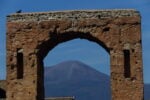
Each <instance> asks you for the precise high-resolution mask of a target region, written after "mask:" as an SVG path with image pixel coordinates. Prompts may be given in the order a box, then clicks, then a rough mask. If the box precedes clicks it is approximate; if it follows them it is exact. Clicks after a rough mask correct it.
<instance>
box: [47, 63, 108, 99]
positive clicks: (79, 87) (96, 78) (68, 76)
mask: <svg viewBox="0 0 150 100" xmlns="http://www.w3.org/2000/svg"><path fill="white" fill-rule="evenodd" d="M62 96H74V97H75V99H76V100H100V99H101V100H110V97H111V93H110V79H109V76H108V75H106V74H103V73H100V72H98V71H97V70H95V69H93V68H91V67H90V66H88V65H86V64H84V63H82V62H79V61H66V62H62V63H59V64H57V65H54V66H51V67H45V97H62Z"/></svg>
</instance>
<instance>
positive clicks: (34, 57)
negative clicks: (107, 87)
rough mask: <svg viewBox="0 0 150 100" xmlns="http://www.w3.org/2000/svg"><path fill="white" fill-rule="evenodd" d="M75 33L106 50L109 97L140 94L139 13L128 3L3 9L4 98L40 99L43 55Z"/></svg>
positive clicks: (130, 99) (138, 98)
mask: <svg viewBox="0 0 150 100" xmlns="http://www.w3.org/2000/svg"><path fill="white" fill-rule="evenodd" d="M75 38H81V39H87V40H89V41H92V42H96V43H98V44H99V45H100V46H102V47H103V48H104V49H105V50H106V51H107V52H108V53H109V54H110V69H111V90H112V100H143V65H142V46H141V45H142V44H141V17H140V13H139V12H138V11H136V10H133V9H127V10H125V9H121V10H117V9H115V10H91V11H61V12H41V13H15V14H11V15H8V16H7V100H42V99H43V98H44V85H43V79H44V77H43V59H44V57H45V56H46V55H47V54H48V52H49V51H50V50H52V49H53V48H54V47H55V46H56V45H58V44H59V43H62V42H66V41H69V40H72V39H75ZM77 48H79V47H77ZM62 77H63V76H62Z"/></svg>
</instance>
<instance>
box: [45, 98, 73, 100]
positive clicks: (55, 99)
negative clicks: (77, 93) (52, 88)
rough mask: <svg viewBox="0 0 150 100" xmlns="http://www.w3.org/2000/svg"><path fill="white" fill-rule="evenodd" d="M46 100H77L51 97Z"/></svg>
mask: <svg viewBox="0 0 150 100" xmlns="http://www.w3.org/2000/svg"><path fill="white" fill-rule="evenodd" d="M45 100H75V98H74V97H50V98H45Z"/></svg>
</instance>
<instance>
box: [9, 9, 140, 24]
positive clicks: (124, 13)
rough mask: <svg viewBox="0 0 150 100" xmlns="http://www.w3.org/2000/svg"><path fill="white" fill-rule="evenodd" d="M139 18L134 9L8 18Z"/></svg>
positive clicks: (23, 15) (34, 19)
mask: <svg viewBox="0 0 150 100" xmlns="http://www.w3.org/2000/svg"><path fill="white" fill-rule="evenodd" d="M130 16H139V12H138V11H136V10H134V9H128V10H127V9H120V10H118V9H116V10H87V11H86V10H83V11H82V10H81V11H60V12H41V13H15V14H12V15H9V16H7V21H8V22H15V21H44V20H50V19H65V18H67V19H72V20H73V19H75V20H76V19H80V18H113V17H130Z"/></svg>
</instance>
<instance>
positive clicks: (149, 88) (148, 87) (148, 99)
mask: <svg viewBox="0 0 150 100" xmlns="http://www.w3.org/2000/svg"><path fill="white" fill-rule="evenodd" d="M149 94H150V84H144V100H150V95H149Z"/></svg>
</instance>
